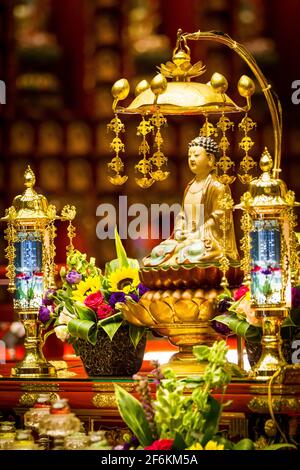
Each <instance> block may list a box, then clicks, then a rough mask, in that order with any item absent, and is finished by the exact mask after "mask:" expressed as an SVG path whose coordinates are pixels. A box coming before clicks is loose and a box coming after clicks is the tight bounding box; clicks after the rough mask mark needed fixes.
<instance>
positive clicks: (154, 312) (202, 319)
mask: <svg viewBox="0 0 300 470" xmlns="http://www.w3.org/2000/svg"><path fill="white" fill-rule="evenodd" d="M217 295H218V291H217V290H216V289H209V290H204V289H197V290H191V289H187V290H179V289H178V290H176V291H173V292H172V291H150V292H147V293H146V294H144V295H143V297H142V298H141V300H140V302H139V303H134V302H127V303H126V304H124V305H123V306H122V313H123V316H124V317H125V318H126V320H128V321H129V322H130V323H133V324H134V325H137V326H147V327H149V328H152V329H154V330H155V331H157V332H158V333H159V334H161V335H162V336H167V337H168V338H169V340H170V342H171V343H172V344H173V345H175V346H178V347H179V352H178V353H176V354H175V355H174V356H173V357H172V358H171V360H170V361H169V363H168V364H166V365H165V366H164V367H169V366H170V367H172V368H173V369H174V371H175V372H176V373H177V374H178V375H189V374H199V373H201V372H203V370H204V368H205V363H203V364H199V363H198V362H197V361H196V358H195V356H194V355H193V352H192V350H193V346H196V345H198V344H206V345H211V344H213V342H214V341H215V340H216V337H217V334H216V333H215V331H214V330H213V329H212V328H211V326H210V323H209V322H210V320H212V319H213V317H214V316H215V315H216V314H217V311H216V304H217Z"/></svg>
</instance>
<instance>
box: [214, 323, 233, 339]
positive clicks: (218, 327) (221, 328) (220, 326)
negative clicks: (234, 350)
mask: <svg viewBox="0 0 300 470" xmlns="http://www.w3.org/2000/svg"><path fill="white" fill-rule="evenodd" d="M211 326H212V327H213V329H214V330H215V331H216V332H217V333H219V334H220V335H223V336H228V335H230V334H231V333H232V331H231V329H230V328H228V326H227V325H224V323H221V322H220V321H216V320H213V321H212V322H211Z"/></svg>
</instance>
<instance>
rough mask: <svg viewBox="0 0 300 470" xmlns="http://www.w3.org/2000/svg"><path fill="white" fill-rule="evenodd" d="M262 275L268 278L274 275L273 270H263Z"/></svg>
mask: <svg viewBox="0 0 300 470" xmlns="http://www.w3.org/2000/svg"><path fill="white" fill-rule="evenodd" d="M261 273H262V274H265V275H266V276H268V275H269V274H272V270H271V269H269V268H267V269H262V271H261Z"/></svg>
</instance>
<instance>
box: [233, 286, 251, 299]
mask: <svg viewBox="0 0 300 470" xmlns="http://www.w3.org/2000/svg"><path fill="white" fill-rule="evenodd" d="M247 292H249V287H247V286H244V285H243V286H241V287H239V289H238V290H236V291H235V293H234V296H233V298H234V300H235V301H237V300H240V299H241V298H242V297H244V295H246V294H247Z"/></svg>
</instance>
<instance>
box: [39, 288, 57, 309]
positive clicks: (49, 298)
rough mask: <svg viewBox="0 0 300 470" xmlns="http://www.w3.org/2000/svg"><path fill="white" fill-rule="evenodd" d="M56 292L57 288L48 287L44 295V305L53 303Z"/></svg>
mask: <svg viewBox="0 0 300 470" xmlns="http://www.w3.org/2000/svg"><path fill="white" fill-rule="evenodd" d="M54 294H55V289H48V290H46V292H45V294H44V297H43V301H42V303H43V305H46V306H47V305H53V303H54V299H53V295H54Z"/></svg>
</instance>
